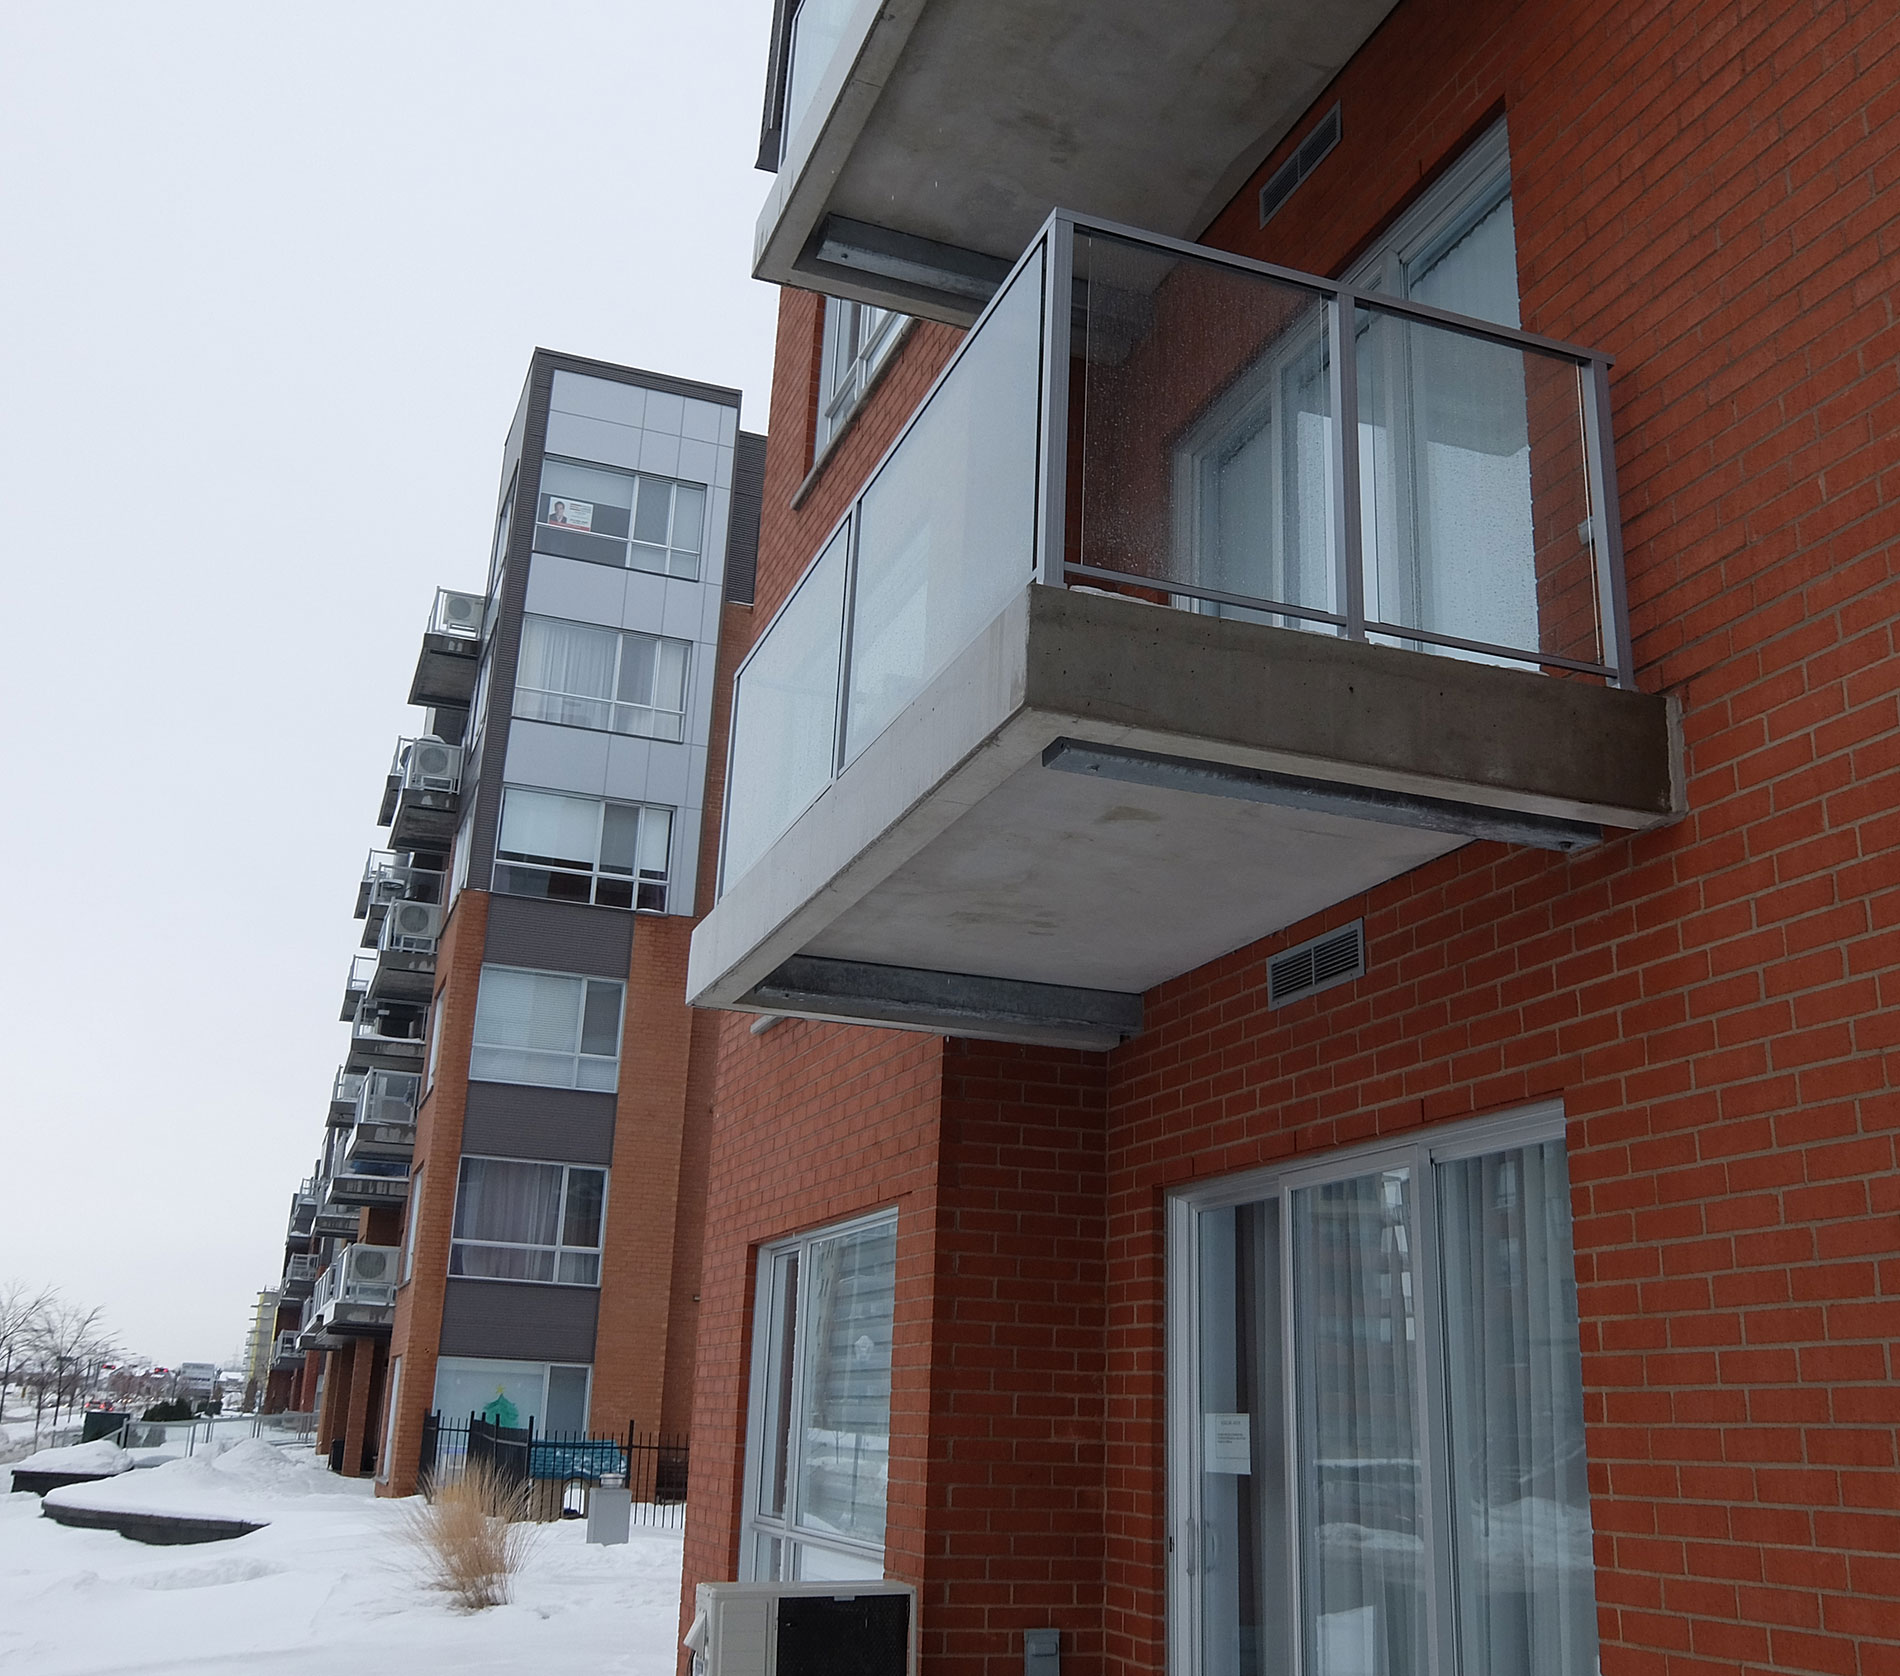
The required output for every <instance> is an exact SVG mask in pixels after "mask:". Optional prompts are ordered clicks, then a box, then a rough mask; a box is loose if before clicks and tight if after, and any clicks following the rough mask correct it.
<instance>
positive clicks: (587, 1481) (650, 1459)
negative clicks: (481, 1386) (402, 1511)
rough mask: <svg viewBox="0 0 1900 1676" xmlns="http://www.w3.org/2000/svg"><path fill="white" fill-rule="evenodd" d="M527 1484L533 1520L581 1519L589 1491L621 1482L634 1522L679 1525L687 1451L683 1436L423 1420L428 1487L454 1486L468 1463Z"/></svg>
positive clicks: (438, 1417) (435, 1415) (434, 1417)
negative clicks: (604, 1433)
mask: <svg viewBox="0 0 1900 1676" xmlns="http://www.w3.org/2000/svg"><path fill="white" fill-rule="evenodd" d="M474 1463H485V1464H486V1465H487V1466H488V1467H489V1468H490V1469H491V1470H493V1471H494V1472H495V1473H496V1474H497V1475H498V1476H499V1477H501V1478H503V1479H505V1480H507V1481H509V1482H511V1483H516V1484H523V1485H525V1486H526V1487H527V1493H528V1508H529V1513H528V1516H529V1517H530V1518H532V1519H540V1520H551V1519H574V1518H582V1517H584V1516H585V1515H586V1512H587V1502H588V1498H589V1496H590V1495H591V1494H592V1492H593V1490H594V1487H595V1486H596V1485H598V1484H600V1483H601V1482H603V1481H604V1480H614V1479H619V1480H621V1481H623V1482H624V1483H625V1484H626V1486H627V1488H628V1489H629V1490H630V1491H632V1493H633V1519H634V1523H635V1524H641V1525H659V1526H665V1527H670V1528H677V1527H678V1526H679V1525H680V1524H681V1522H682V1521H683V1519H684V1518H685V1513H686V1468H687V1448H686V1439H685V1438H683V1437H674V1436H669V1435H667V1434H665V1433H660V1432H636V1431H635V1430H634V1429H633V1428H632V1427H631V1426H629V1427H628V1428H627V1430H626V1431H625V1432H624V1433H623V1434H622V1435H620V1436H618V1437H604V1436H601V1435H599V1434H597V1433H589V1432H542V1431H537V1430H536V1429H535V1427H534V1425H533V1423H532V1422H530V1423H529V1424H528V1425H526V1426H499V1425H496V1424H495V1423H494V1422H493V1421H491V1420H484V1419H483V1418H482V1417H481V1416H480V1415H479V1414H471V1415H470V1416H469V1417H468V1418H467V1419H466V1420H451V1419H446V1418H444V1416H443V1415H442V1414H440V1413H439V1412H432V1413H430V1414H429V1415H427V1416H426V1417H425V1418H424V1420H423V1422H422V1463H421V1472H420V1478H421V1482H422V1483H423V1485H425V1486H434V1485H440V1484H452V1483H454V1482H455V1481H456V1480H457V1479H459V1478H460V1477H461V1476H462V1475H463V1474H464V1473H465V1472H467V1471H468V1469H469V1467H470V1465H471V1464H474Z"/></svg>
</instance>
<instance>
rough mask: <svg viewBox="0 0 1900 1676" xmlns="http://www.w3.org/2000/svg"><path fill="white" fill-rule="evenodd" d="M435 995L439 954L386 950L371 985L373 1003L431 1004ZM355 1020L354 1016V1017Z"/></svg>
mask: <svg viewBox="0 0 1900 1676" xmlns="http://www.w3.org/2000/svg"><path fill="white" fill-rule="evenodd" d="M434 993H435V951H434V950H433V949H431V950H430V951H428V952H427V953H421V952H418V951H416V950H414V949H384V950H383V951H382V953H381V954H380V956H379V957H378V959H377V962H376V971H375V974H374V976H372V977H371V979H370V981H369V999H370V1000H371V1001H372V1002H374V1001H408V1002H414V1003H418V1004H420V1003H424V1002H427V1001H428V999H429V997H430V996H431V995H433V994H434ZM352 1016H354V1015H352Z"/></svg>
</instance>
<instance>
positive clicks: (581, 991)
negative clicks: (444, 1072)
mask: <svg viewBox="0 0 1900 1676" xmlns="http://www.w3.org/2000/svg"><path fill="white" fill-rule="evenodd" d="M490 972H510V973H519V974H522V975H525V976H527V977H532V978H560V979H563V980H565V981H567V982H569V983H572V984H575V985H576V986H577V988H576V991H575V993H576V995H577V996H578V997H579V1001H578V1004H577V1005H576V1007H575V1009H574V1048H573V1050H572V1051H571V1052H568V1051H565V1050H562V1049H556V1048H528V1047H518V1046H516V1045H515V1044H513V1043H511V1042H484V1041H483V1040H482V1039H481V1036H480V1034H479V1032H480V1030H481V1011H482V1007H481V989H480V986H479V985H478V986H477V988H476V995H475V1029H476V1031H477V1035H476V1036H475V1039H474V1041H473V1042H472V1043H471V1045H470V1052H469V1081H471V1082H508V1083H514V1084H517V1085H519V1086H522V1087H527V1088H582V1089H591V1090H592V1091H593V1092H596V1093H605V1094H611V1093H615V1092H617V1091H618V1089H619V1087H620V1042H621V1037H622V1036H623V1035H624V1034H625V1032H626V1028H627V985H626V981H625V980H624V979H622V978H602V977H596V976H594V975H593V974H592V973H588V972H549V971H543V970H541V969H540V968H538V967H532V966H505V965H500V964H496V963H492V962H491V963H484V964H483V966H482V977H483V979H486V978H487V976H488V974H489V973H490ZM597 983H598V984H611V985H613V987H614V988H615V989H617V990H618V991H619V992H620V1004H619V1009H618V1011H617V1013H616V1015H615V1022H614V1051H613V1054H612V1056H611V1057H609V1056H608V1055H606V1054H597V1053H585V1052H583V1051H582V1049H581V1042H582V1039H583V1037H582V1032H583V1029H584V1026H585V1020H586V1014H587V990H588V986H589V985H590V984H597ZM483 1048H491V1049H493V1050H494V1051H495V1052H497V1053H522V1054H530V1055H533V1056H535V1057H537V1058H540V1059H548V1060H552V1059H564V1060H569V1061H572V1063H571V1064H570V1065H569V1067H568V1073H569V1074H568V1077H567V1080H565V1081H553V1080H547V1081H534V1082H523V1081H522V1080H521V1079H520V1078H511V1077H494V1076H481V1075H478V1074H477V1073H476V1070H475V1056H476V1055H477V1054H479V1053H480V1052H481V1051H482V1049H483ZM589 1060H591V1061H597V1062H600V1063H605V1064H610V1065H611V1066H612V1067H613V1078H612V1081H611V1082H610V1083H609V1084H608V1085H607V1086H606V1087H604V1088H597V1089H596V1088H593V1085H591V1084H588V1083H584V1082H582V1081H581V1080H580V1074H581V1070H582V1062H583V1061H589Z"/></svg>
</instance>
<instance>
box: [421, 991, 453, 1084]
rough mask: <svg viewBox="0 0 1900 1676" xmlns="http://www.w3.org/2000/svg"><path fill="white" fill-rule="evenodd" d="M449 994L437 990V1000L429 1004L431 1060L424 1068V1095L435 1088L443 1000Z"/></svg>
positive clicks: (440, 1040)
mask: <svg viewBox="0 0 1900 1676" xmlns="http://www.w3.org/2000/svg"><path fill="white" fill-rule="evenodd" d="M447 993H448V992H447V990H446V989H439V990H437V991H436V993H435V998H434V999H433V1000H431V1001H430V1003H429V1024H428V1030H429V1058H428V1063H427V1064H425V1065H424V1066H423V1075H422V1092H423V1093H424V1094H427V1093H428V1092H429V1090H430V1089H432V1088H434V1087H435V1067H436V1061H437V1059H438V1058H439V1057H440V1055H441V1052H442V998H443V996H444V995H446V994H447ZM417 1103H418V1104H420V1103H421V1102H420V1099H418V1102H417Z"/></svg>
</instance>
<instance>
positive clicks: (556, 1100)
mask: <svg viewBox="0 0 1900 1676" xmlns="http://www.w3.org/2000/svg"><path fill="white" fill-rule="evenodd" d="M462 1150H463V1151H464V1152H469V1153H474V1154H476V1155H477V1156H480V1157H487V1158H547V1159H554V1160H558V1161H559V1162H561V1163H564V1164H609V1163H612V1162H613V1153H614V1097H613V1095H611V1094H594V1093H589V1092H586V1091H584V1090H581V1089H577V1088H533V1087H530V1086H529V1085H527V1084H526V1083H513V1082H471V1083H470V1084H469V1085H468V1108H467V1113H466V1115H465V1116H464V1117H463V1119H462Z"/></svg>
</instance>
